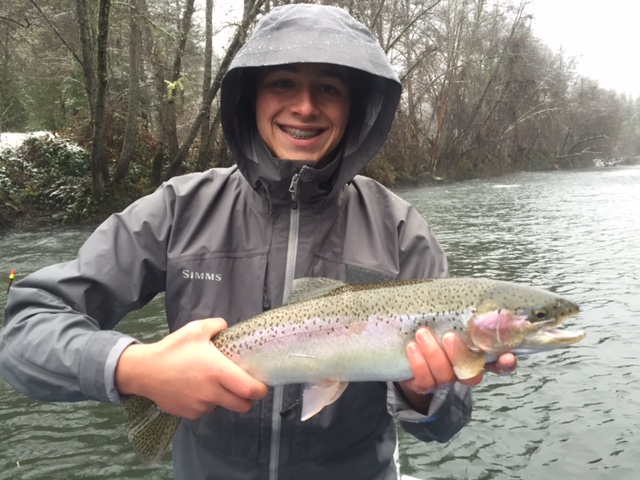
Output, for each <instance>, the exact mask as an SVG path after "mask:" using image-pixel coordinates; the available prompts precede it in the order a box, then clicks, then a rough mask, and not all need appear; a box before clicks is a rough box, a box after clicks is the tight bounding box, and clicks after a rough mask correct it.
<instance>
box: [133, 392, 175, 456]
mask: <svg viewBox="0 0 640 480" xmlns="http://www.w3.org/2000/svg"><path fill="white" fill-rule="evenodd" d="M123 407H124V412H125V416H126V419H127V437H128V439H129V442H130V443H131V446H132V447H133V450H134V451H135V452H136V454H137V455H138V457H140V459H141V460H142V462H143V463H144V464H145V465H153V464H154V463H158V462H159V461H160V460H161V459H162V457H163V456H164V454H165V453H166V452H167V451H168V450H169V446H170V445H171V439H172V438H173V435H174V434H175V433H176V430H177V429H178V425H179V424H180V418H179V417H176V416H174V415H170V414H168V413H166V412H163V411H162V410H160V408H158V406H157V405H156V404H155V403H154V402H152V401H151V400H149V399H148V398H144V397H139V396H137V395H133V396H131V397H129V398H127V399H126V400H125V401H124V402H123Z"/></svg>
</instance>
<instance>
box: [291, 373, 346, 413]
mask: <svg viewBox="0 0 640 480" xmlns="http://www.w3.org/2000/svg"><path fill="white" fill-rule="evenodd" d="M348 385H349V382H339V381H336V380H324V381H322V382H319V383H309V384H307V385H305V387H304V391H303V392H302V415H301V418H300V419H301V420H302V421H303V422H304V421H305V420H308V419H310V418H311V417H313V416H314V415H315V414H317V413H319V412H320V410H322V409H323V408H324V407H326V406H327V405H331V404H332V403H333V402H335V401H336V400H338V399H339V398H340V396H341V395H342V394H343V393H344V391H345V389H346V388H347V386H348Z"/></svg>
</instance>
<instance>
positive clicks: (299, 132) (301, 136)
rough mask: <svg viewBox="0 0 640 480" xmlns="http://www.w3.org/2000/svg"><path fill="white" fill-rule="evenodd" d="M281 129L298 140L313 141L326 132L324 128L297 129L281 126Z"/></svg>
mask: <svg viewBox="0 0 640 480" xmlns="http://www.w3.org/2000/svg"><path fill="white" fill-rule="evenodd" d="M279 127H280V130H282V131H283V132H284V133H286V134H287V135H289V136H290V137H293V138H295V139H296V140H311V139H312V138H315V137H318V136H320V135H322V134H323V133H324V132H325V130H326V129H324V128H296V127H289V126H286V125H279Z"/></svg>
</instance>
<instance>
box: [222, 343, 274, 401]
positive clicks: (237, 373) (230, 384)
mask: <svg viewBox="0 0 640 480" xmlns="http://www.w3.org/2000/svg"><path fill="white" fill-rule="evenodd" d="M211 349H212V359H213V365H214V368H215V372H216V376H217V378H218V382H219V383H220V385H221V386H222V387H224V388H225V389H226V390H228V391H229V392H230V393H232V394H234V395H237V396H238V397H242V398H246V399H249V400H261V399H263V398H264V397H266V396H267V393H269V387H267V386H266V385H265V384H264V383H262V382H261V381H259V380H257V379H255V378H254V377H252V376H251V375H250V374H249V373H247V372H246V371H245V370H244V369H243V368H241V367H240V366H238V365H237V364H235V363H234V362H232V361H231V360H229V359H228V358H227V357H226V356H224V355H223V354H222V353H221V352H220V350H218V349H217V348H216V347H215V346H214V345H213V344H211Z"/></svg>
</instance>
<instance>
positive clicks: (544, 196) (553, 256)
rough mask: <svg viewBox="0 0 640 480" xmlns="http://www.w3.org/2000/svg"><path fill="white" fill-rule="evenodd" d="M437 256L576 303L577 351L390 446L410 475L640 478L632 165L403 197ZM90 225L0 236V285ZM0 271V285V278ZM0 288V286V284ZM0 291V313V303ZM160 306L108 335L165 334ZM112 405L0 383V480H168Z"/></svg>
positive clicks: (505, 380) (544, 362)
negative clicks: (439, 250) (430, 433)
mask: <svg viewBox="0 0 640 480" xmlns="http://www.w3.org/2000/svg"><path fill="white" fill-rule="evenodd" d="M397 193H399V194H400V195H401V196H402V197H404V198H406V199H407V200H409V201H411V202H412V203H413V204H414V205H416V207H417V208H418V209H419V210H420V212H421V213H422V214H423V215H424V216H425V217H426V218H427V219H428V221H429V223H430V224H431V226H432V228H433V229H434V231H435V232H436V234H437V235H438V237H439V239H440V240H441V242H442V243H443V245H444V246H445V249H446V251H447V252H448V255H449V258H450V268H451V274H452V275H456V276H462V275H467V276H485V277H494V278H499V279H504V280H511V281H518V282H524V283H529V284H533V285H537V286H541V287H544V288H547V289H550V290H553V291H556V292H558V293H562V294H565V295H567V296H568V297H570V298H571V299H573V300H575V301H576V302H578V303H579V304H580V305H581V308H582V313H581V314H580V316H579V317H577V318H576V319H575V320H572V321H571V322H570V325H569V326H570V327H572V328H580V329H584V330H586V332H587V337H586V339H585V340H584V341H583V342H582V343H580V344H578V345H576V346H574V347H571V348H568V349H565V350H561V351H553V352H549V353H546V354H538V355H533V356H530V357H523V358H521V359H520V364H519V368H518V370H517V372H516V373H515V374H514V375H512V376H509V377H498V376H493V375H487V377H486V378H485V381H484V382H483V383H482V385H480V386H478V387H476V388H475V392H474V398H475V407H474V415H473V419H472V421H471V423H470V424H469V425H468V426H467V427H466V428H465V429H464V430H463V431H462V432H461V433H460V434H458V436H456V437H455V438H454V439H453V440H452V441H451V442H449V443H448V444H444V445H439V444H423V443H420V442H417V441H415V440H413V439H412V438H411V437H409V436H407V435H404V434H401V467H402V471H403V473H405V474H409V475H412V476H414V477H417V478H422V479H427V478H429V479H548V478H566V479H573V478H581V479H582V480H591V479H593V480H595V479H609V478H615V479H617V480H624V479H630V480H631V479H633V480H635V479H637V478H639V477H638V475H639V473H638V472H637V471H636V469H640V442H639V441H638V427H639V426H640V420H639V414H640V383H639V382H638V377H639V372H640V340H638V339H639V338H640V273H639V268H638V267H640V167H616V168H607V169H594V170H581V171H572V172H543V173H521V174H516V175H510V176H506V177H501V178H498V179H494V180H488V181H487V180H476V181H469V182H461V183H456V184H453V185H446V186H437V187H427V188H415V189H403V190H399V191H398V192H397ZM90 230H91V229H88V228H61V229H50V230H47V231H46V232H43V231H40V230H38V231H20V232H11V233H5V234H0V275H2V277H0V280H2V282H4V280H3V277H4V278H8V273H9V270H10V269H11V268H16V269H17V271H18V275H17V276H18V278H20V277H21V276H23V275H25V274H26V273H28V272H31V271H33V270H35V269H37V268H39V267H42V266H44V265H47V264H50V263H54V262H59V261H64V260H68V259H70V258H72V257H73V256H74V254H75V251H76V250H77V248H78V247H79V246H80V244H81V243H82V241H83V240H84V238H86V236H87V235H88V234H89V233H90ZM2 272H5V273H2ZM0 286H1V285H0ZM5 301H6V295H5V293H4V288H2V291H1V293H0V307H3V306H4V303H5ZM162 309H163V304H162V299H156V300H154V301H153V302H152V303H151V304H150V305H148V306H147V307H145V309H144V310H142V311H140V312H137V313H136V314H135V315H132V316H131V317H130V319H131V320H133V321H124V322H122V324H121V325H122V326H119V328H120V329H122V330H124V331H127V332H128V333H131V334H133V335H136V336H138V337H139V338H140V339H142V340H144V341H151V340H154V339H156V338H158V337H159V336H160V335H162V334H164V333H166V331H165V329H164V325H163V310H162ZM122 420H123V418H122V415H121V413H120V410H119V408H118V407H116V406H112V405H101V404H95V403H89V402H83V403H80V404H46V403H40V402H36V401H33V400H30V399H27V398H25V397H22V396H20V395H19V394H17V393H16V392H14V391H13V390H12V389H11V388H10V387H9V386H8V385H6V384H5V383H4V382H3V381H1V380H0V480H8V479H33V480H45V479H46V480H50V479H91V480H103V479H104V480H106V479H109V480H113V479H130V478H131V479H132V478H145V479H158V480H160V479H169V478H171V469H170V465H169V463H168V461H165V462H164V463H162V464H160V465H157V466H154V467H151V468H147V467H143V466H141V465H140V463H139V462H138V461H137V459H136V458H135V457H134V455H133V454H132V453H131V450H130V448H129V446H128V445H127V442H126V440H125V438H124V431H123V427H122ZM301 480H303V479H301Z"/></svg>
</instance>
